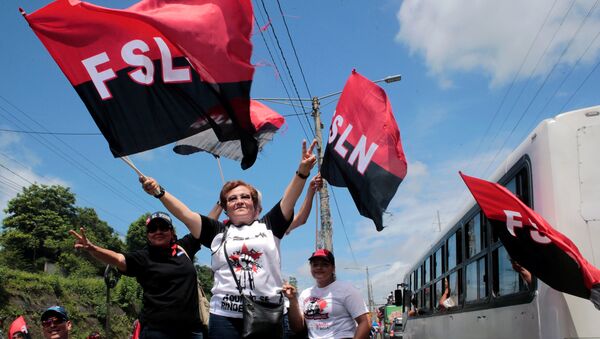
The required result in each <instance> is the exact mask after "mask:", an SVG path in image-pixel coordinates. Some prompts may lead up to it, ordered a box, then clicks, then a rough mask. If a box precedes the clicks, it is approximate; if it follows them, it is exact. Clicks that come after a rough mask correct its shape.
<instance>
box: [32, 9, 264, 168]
mask: <svg viewBox="0 0 600 339" xmlns="http://www.w3.org/2000/svg"><path fill="white" fill-rule="evenodd" d="M252 15H253V14H252V6H251V3H250V0H142V1H141V2H139V3H137V4H135V5H133V6H132V7H130V8H128V9H125V10H115V9H109V8H104V7H100V6H95V5H92V4H89V3H85V2H80V1H78V0H57V1H54V2H52V3H50V4H49V5H47V6H45V7H43V8H41V9H39V10H37V11H35V12H34V13H31V14H29V15H25V18H26V19H27V21H28V23H29V25H30V26H31V28H32V29H33V31H34V32H35V34H36V35H37V36H38V38H39V39H40V40H41V41H42V43H43V44H44V46H45V47H46V48H47V49H48V51H49V52H50V54H51V55H52V57H53V58H54V60H55V61H56V63H57V64H58V66H59V67H60V68H61V70H62V71H63V72H64V73H65V75H66V77H67V78H68V79H69V81H70V82H71V84H72V85H73V86H74V87H75V90H76V91H77V93H78V94H79V96H80V97H81V99H82V100H83V102H84V103H85V105H86V107H87V109H88V110H89V111H90V113H91V115H92V117H93V119H94V121H95V122H96V124H97V125H98V128H99V129H100V131H101V132H102V134H103V135H104V137H105V138H106V140H107V141H108V143H109V146H110V150H111V152H112V153H113V155H114V156H115V157H119V156H125V155H129V154H133V153H138V152H142V151H145V150H148V149H152V148H155V147H158V146H162V145H165V144H167V143H171V142H175V141H177V140H180V139H183V138H186V137H189V136H191V135H193V134H195V133H197V132H198V131H201V130H203V129H205V128H209V127H210V128H212V129H213V131H214V133H215V135H216V136H217V138H218V140H219V141H229V140H241V146H242V152H243V154H244V160H243V162H242V167H243V168H248V167H250V166H251V165H252V164H253V163H254V161H255V159H256V155H257V153H258V146H257V143H256V140H255V139H254V138H253V135H254V134H255V133H256V130H255V129H254V126H253V125H252V123H251V121H250V113H249V107H250V97H249V95H250V86H251V83H252V76H253V74H254V67H253V66H252V65H251V64H250V56H251V54H252V44H251V42H250V34H251V30H252ZM200 118H202V119H200ZM199 119H200V121H202V122H203V123H204V125H203V126H199V125H198V121H199Z"/></svg>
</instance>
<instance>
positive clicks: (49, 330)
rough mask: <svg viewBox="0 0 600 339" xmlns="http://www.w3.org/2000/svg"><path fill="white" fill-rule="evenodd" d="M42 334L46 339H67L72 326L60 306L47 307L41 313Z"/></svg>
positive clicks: (65, 312)
mask: <svg viewBox="0 0 600 339" xmlns="http://www.w3.org/2000/svg"><path fill="white" fill-rule="evenodd" d="M41 320H42V333H43V334H44V338H46V339H69V332H70V331H71V328H72V326H73V325H72V324H71V321H70V320H69V315H68V314H67V311H66V310H65V308H64V307H62V306H51V307H48V308H47V309H46V310H45V311H44V313H42V318H41Z"/></svg>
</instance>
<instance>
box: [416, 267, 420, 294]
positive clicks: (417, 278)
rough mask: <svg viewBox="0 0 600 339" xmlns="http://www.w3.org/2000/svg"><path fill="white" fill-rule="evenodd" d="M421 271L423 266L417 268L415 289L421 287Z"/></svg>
mask: <svg viewBox="0 0 600 339" xmlns="http://www.w3.org/2000/svg"><path fill="white" fill-rule="evenodd" d="M419 271H421V267H419V268H417V269H416V270H415V291H416V290H418V289H419V288H421V279H420V277H421V275H420V274H419Z"/></svg>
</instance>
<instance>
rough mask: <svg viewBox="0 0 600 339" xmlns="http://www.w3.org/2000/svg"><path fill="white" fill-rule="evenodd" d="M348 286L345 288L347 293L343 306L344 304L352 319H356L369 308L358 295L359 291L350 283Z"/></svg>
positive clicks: (367, 311)
mask: <svg viewBox="0 0 600 339" xmlns="http://www.w3.org/2000/svg"><path fill="white" fill-rule="evenodd" d="M349 287H350V288H348V289H347V291H348V295H347V296H346V300H345V301H344V306H346V309H347V310H348V313H350V315H351V316H352V319H356V318H357V317H359V316H361V315H363V314H365V313H369V309H368V308H367V305H366V304H365V301H364V300H363V298H362V296H361V295H360V292H359V291H358V290H357V289H356V288H354V286H352V285H349Z"/></svg>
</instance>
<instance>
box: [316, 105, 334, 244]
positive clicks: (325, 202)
mask: <svg viewBox="0 0 600 339" xmlns="http://www.w3.org/2000/svg"><path fill="white" fill-rule="evenodd" d="M312 116H313V118H314V119H315V137H316V139H317V166H318V168H319V171H321V164H322V163H323V153H324V152H325V150H324V147H323V135H322V133H321V130H322V129H323V123H322V122H321V111H320V110H319V98H318V97H314V98H313V99H312ZM319 205H320V207H321V231H320V237H319V244H318V246H317V247H319V248H325V249H327V250H329V251H332V252H333V228H332V227H331V210H330V209H329V192H328V191H327V181H326V180H323V187H321V189H320V190H319Z"/></svg>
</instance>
